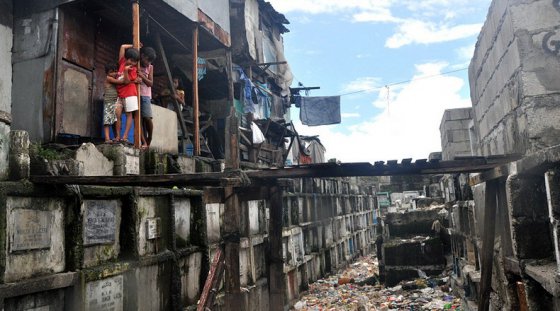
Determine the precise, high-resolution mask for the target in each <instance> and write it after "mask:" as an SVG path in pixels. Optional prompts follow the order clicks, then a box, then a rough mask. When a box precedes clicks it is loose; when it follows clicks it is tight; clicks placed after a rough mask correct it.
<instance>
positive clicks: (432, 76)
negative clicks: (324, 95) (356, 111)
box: [338, 67, 469, 96]
mask: <svg viewBox="0 0 560 311" xmlns="http://www.w3.org/2000/svg"><path fill="white" fill-rule="evenodd" d="M467 69H469V68H468V67H467V68H461V69H456V70H451V71H446V72H442V73H438V74H435V75H429V76H423V77H419V78H415V79H410V80H406V81H399V82H394V83H389V84H385V85H384V86H383V87H374V88H368V89H363V90H359V91H353V92H348V93H343V94H340V95H338V96H348V95H354V94H359V93H365V92H373V91H381V90H383V89H389V87H391V86H395V85H400V84H406V83H410V82H414V81H418V80H425V79H430V78H435V77H440V76H445V75H448V74H452V73H455V72H460V71H464V70H467Z"/></svg>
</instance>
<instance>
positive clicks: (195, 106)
mask: <svg viewBox="0 0 560 311" xmlns="http://www.w3.org/2000/svg"><path fill="white" fill-rule="evenodd" d="M192 80H193V81H192V87H193V115H194V116H193V120H194V141H193V145H194V155H196V156H200V134H199V130H200V126H199V113H198V24H195V27H194V29H193V72H192Z"/></svg>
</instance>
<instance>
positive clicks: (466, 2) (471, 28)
mask: <svg viewBox="0 0 560 311" xmlns="http://www.w3.org/2000/svg"><path fill="white" fill-rule="evenodd" d="M490 1H491V0H422V1H418V0H400V1H396V0H344V1H340V0H271V1H270V2H271V3H272V4H273V5H274V7H275V8H276V9H277V10H279V11H280V12H283V13H289V12H295V11H298V12H303V13H308V14H321V13H328V14H339V15H343V16H345V15H346V16H348V17H350V18H351V20H352V21H353V22H359V23H360V22H361V23H365V22H367V23H390V24H394V25H396V26H397V27H396V32H395V33H394V34H393V35H392V36H390V37H389V38H388V39H387V41H386V43H385V46H386V47H388V48H400V47H403V46H405V45H410V44H433V43H440V42H447V41H453V40H457V39H462V38H467V37H470V36H473V35H476V34H478V33H479V32H480V29H481V27H482V24H478V23H477V24H460V23H458V22H457V21H456V20H457V19H458V18H460V17H462V16H468V14H472V12H473V11H475V10H477V9H480V8H482V7H487V5H488V4H489V2H490ZM395 12H399V13H400V14H401V15H402V16H400V17H399V16H396V15H395ZM435 21H445V23H442V22H439V23H436V22H435Z"/></svg>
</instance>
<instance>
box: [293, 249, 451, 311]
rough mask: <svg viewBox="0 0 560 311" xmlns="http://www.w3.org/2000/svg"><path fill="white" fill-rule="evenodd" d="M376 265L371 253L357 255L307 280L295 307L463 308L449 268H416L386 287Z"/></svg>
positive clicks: (363, 310)
mask: <svg viewBox="0 0 560 311" xmlns="http://www.w3.org/2000/svg"><path fill="white" fill-rule="evenodd" d="M378 269H379V266H378V262H377V258H376V257H375V256H374V255H369V256H364V257H360V258H358V259H357V260H356V262H355V263H352V264H350V265H349V266H348V267H346V268H344V269H341V270H340V271H338V272H337V273H335V274H333V275H331V276H329V277H326V278H324V279H320V280H317V281H316V282H315V283H313V284H310V285H309V289H308V291H307V292H305V293H304V294H303V295H302V297H301V298H300V299H299V300H298V301H297V302H296V303H295V305H294V310H301V311H329V310H352V311H388V310H407V311H417V310H418V311H420V310H462V309H461V307H460V306H461V300H460V299H459V298H457V297H455V296H454V294H453V293H452V291H451V289H450V278H449V276H448V275H449V271H447V273H443V274H441V275H438V276H434V277H427V276H426V275H425V274H423V272H422V271H419V276H418V277H417V278H415V279H413V280H409V281H402V282H400V283H399V284H398V285H395V286H393V287H386V286H384V285H383V284H382V283H380V280H379V270H378Z"/></svg>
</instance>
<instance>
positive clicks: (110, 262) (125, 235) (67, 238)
mask: <svg viewBox="0 0 560 311" xmlns="http://www.w3.org/2000/svg"><path fill="white" fill-rule="evenodd" d="M84 148H89V149H91V148H94V149H95V147H92V146H86V145H84ZM101 149H102V151H103V152H102V153H101V152H99V151H97V150H93V149H92V150H90V151H91V152H99V155H98V157H94V158H91V157H89V158H88V159H87V160H88V161H90V162H91V163H89V164H88V167H94V166H95V165H94V164H95V162H97V163H98V164H100V163H106V162H107V161H110V162H113V161H112V160H108V159H106V158H102V159H101V157H103V154H109V155H110V154H112V153H115V152H116V153H119V154H121V157H122V156H123V155H124V151H123V150H121V149H122V148H119V147H118V146H109V147H107V146H106V147H104V148H101ZM111 149H115V150H113V151H111ZM85 158H86V157H83V159H81V160H84V159H85ZM115 158H117V157H116V156H115ZM154 158H158V159H159V158H164V157H159V156H155V155H154ZM96 159H97V160H96ZM192 160H193V161H194V164H193V165H192V167H193V168H195V169H196V171H199V172H200V171H213V170H214V169H219V165H218V166H214V167H213V166H212V165H211V164H209V163H206V162H205V161H202V160H200V159H198V158H197V159H192ZM57 161H58V160H57ZM68 161H74V162H79V163H82V162H81V161H78V160H75V159H69V160H68ZM125 161H127V160H125ZM140 163H141V164H140V168H139V170H140V171H146V170H147V169H146V168H145V167H144V165H148V166H150V165H154V163H152V161H145V160H143V161H141V162H140ZM82 171H83V170H82ZM114 172H116V169H113V170H108V171H107V172H105V174H106V175H112V174H113V173H114ZM166 172H167V171H165V170H164V171H163V173H166ZM121 173H123V172H121ZM124 173H126V172H124ZM32 174H33V172H32ZM82 174H84V172H82ZM354 182H355V181H352V180H351V179H348V180H343V179H306V180H303V181H295V182H294V185H293V186H291V187H290V188H288V189H286V192H285V194H284V196H283V222H284V230H283V233H282V239H283V248H284V252H283V254H284V256H283V260H284V273H285V275H284V282H285V284H286V286H285V288H286V293H285V297H287V298H286V300H285V305H286V306H288V305H289V304H290V303H291V302H293V300H295V299H297V298H298V296H299V294H300V292H301V291H302V290H305V289H306V288H307V285H308V284H309V282H313V281H315V280H317V279H318V278H320V277H322V276H323V275H325V274H326V273H329V272H332V271H335V270H336V269H337V268H340V267H342V266H343V265H345V264H347V263H348V262H349V261H351V260H352V259H353V258H355V257H356V256H358V255H361V254H366V253H368V252H369V251H370V250H371V244H370V243H371V242H372V241H373V240H374V237H375V230H374V228H373V220H374V213H375V210H374V208H375V207H374V199H373V197H372V193H371V192H366V191H365V190H367V188H363V187H359V186H358V185H357V184H354ZM210 197H211V195H210V194H209V193H206V195H205V196H203V192H202V191H196V190H172V189H165V188H142V187H98V186H66V187H64V186H60V187H52V186H48V185H45V186H37V185H32V184H30V183H28V182H26V181H21V182H3V183H0V308H1V307H2V306H3V307H4V308H5V309H7V310H18V309H17V308H19V307H18V306H21V305H24V304H25V305H27V303H28V302H29V301H33V302H34V304H33V306H34V307H37V308H39V307H45V308H46V307H49V308H51V309H57V310H58V309H72V310H98V309H103V308H112V307H114V308H116V309H118V310H170V309H178V308H182V307H187V306H193V305H195V304H196V303H197V301H198V299H199V297H200V292H201V290H202V288H203V285H204V281H205V280H206V276H207V272H208V270H209V267H210V260H211V258H213V256H214V254H215V252H216V250H217V248H218V247H221V243H222V240H223V238H224V236H223V232H222V228H223V223H224V217H227V215H224V204H223V203H212V202H214V201H213V200H211V199H210ZM265 197H266V196H265ZM203 198H206V201H203V200H204V199H203ZM241 206H242V209H241V210H242V215H241V232H240V239H241V240H240V252H239V261H240V283H241V286H242V287H243V288H244V291H243V293H244V296H245V300H244V301H245V304H244V306H241V307H240V309H246V310H266V309H268V307H269V281H268V279H269V268H268V266H267V265H268V264H269V259H270V258H269V254H268V249H269V236H268V230H269V229H268V228H269V216H268V215H269V213H270V211H269V209H270V202H268V201H266V200H265V199H262V198H261V199H250V200H246V201H245V200H242V202H241ZM31 305H32V304H29V306H31ZM223 307H224V306H223V292H220V293H219V294H218V297H217V299H216V301H215V308H216V310H220V309H222V308H223Z"/></svg>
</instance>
